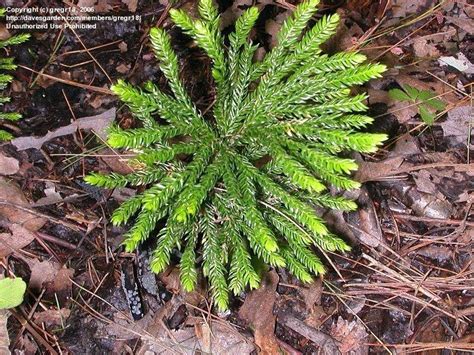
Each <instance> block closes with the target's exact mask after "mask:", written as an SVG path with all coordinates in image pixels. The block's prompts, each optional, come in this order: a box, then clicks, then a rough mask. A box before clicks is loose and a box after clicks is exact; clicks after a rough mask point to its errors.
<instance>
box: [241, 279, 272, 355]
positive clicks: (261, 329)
mask: <svg viewBox="0 0 474 355" xmlns="http://www.w3.org/2000/svg"><path fill="white" fill-rule="evenodd" d="M278 281H279V278H278V274H277V273H276V272H275V271H270V272H268V273H267V274H265V276H264V277H263V279H262V284H261V286H260V288H258V289H256V290H253V291H252V292H250V293H249V294H248V295H247V297H246V298H245V302H244V304H243V305H242V307H241V308H240V310H239V317H240V318H241V319H243V320H244V321H245V322H247V323H248V324H250V325H251V326H252V328H253V329H254V330H255V333H254V337H255V344H256V345H257V346H258V347H259V348H260V351H261V354H278V353H279V352H280V348H279V346H278V342H277V339H276V336H275V321H276V317H275V315H274V314H273V306H274V304H275V299H276V289H277V286H278Z"/></svg>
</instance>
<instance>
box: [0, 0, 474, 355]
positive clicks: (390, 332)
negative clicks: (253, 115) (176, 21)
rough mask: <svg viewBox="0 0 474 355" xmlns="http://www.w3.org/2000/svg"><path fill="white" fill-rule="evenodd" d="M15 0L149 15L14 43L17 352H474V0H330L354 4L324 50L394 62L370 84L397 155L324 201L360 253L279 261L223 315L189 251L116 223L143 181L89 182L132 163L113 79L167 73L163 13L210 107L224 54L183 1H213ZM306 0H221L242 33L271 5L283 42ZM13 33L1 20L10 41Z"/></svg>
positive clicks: (189, 81) (0, 198) (0, 172)
mask: <svg viewBox="0 0 474 355" xmlns="http://www.w3.org/2000/svg"><path fill="white" fill-rule="evenodd" d="M71 1H72V0H71ZM0 2H1V4H2V6H5V7H6V6H11V7H45V8H57V7H69V6H77V7H82V8H85V10H87V8H89V10H90V11H94V12H93V14H94V15H95V14H104V15H105V14H107V15H117V16H132V17H130V18H129V20H128V21H123V20H122V21H116V22H114V21H96V22H93V23H96V24H97V26H96V27H97V28H95V29H81V28H77V29H74V30H71V29H64V28H63V29H46V30H35V31H30V32H31V34H32V38H31V39H30V40H29V41H28V42H27V43H25V44H22V45H19V46H16V47H13V48H11V49H9V54H10V56H12V57H15V58H16V62H17V63H18V64H19V68H18V69H17V70H16V72H15V73H14V75H15V80H14V82H13V83H12V85H11V86H10V88H9V94H10V96H11V97H12V102H11V103H9V104H8V105H6V109H8V110H9V111H12V110H16V111H18V112H20V113H22V115H23V119H22V120H20V121H19V122H17V123H15V124H11V123H8V124H2V128H3V129H6V130H8V131H9V132H11V133H12V134H13V135H14V136H15V137H17V138H15V139H14V140H13V141H12V142H10V143H5V144H2V145H1V146H0V271H3V274H5V275H16V276H18V277H22V278H23V279H24V280H25V281H27V283H28V290H27V294H26V296H25V301H24V303H23V304H22V305H21V306H20V307H17V308H15V309H12V310H11V314H10V316H9V317H8V322H7V323H6V326H5V325H2V324H4V323H5V321H6V313H2V314H0V340H1V339H5V338H8V339H9V341H10V349H11V351H12V353H15V354H45V353H47V354H99V353H100V354H102V353H107V354H109V353H110V354H131V353H133V354H163V353H165V354H174V353H181V354H182V353H186V354H191V353H203V354H204V353H212V354H251V353H252V354H255V353H258V352H259V351H260V352H262V353H264V354H279V353H288V354H338V353H341V354H368V353H371V354H378V353H387V352H393V353H397V354H405V353H413V352H417V353H424V354H451V353H453V354H454V353H456V354H468V353H473V352H474V327H473V324H474V322H473V320H474V263H473V259H472V256H473V244H472V243H473V237H474V215H473V210H472V204H473V202H474V192H473V191H474V164H473V163H472V161H471V159H472V157H471V155H472V153H473V145H472V143H471V138H472V133H473V132H472V125H473V124H474V120H473V117H474V116H473V109H472V89H473V87H472V78H473V75H474V65H473V64H472V63H473V61H474V44H473V41H472V39H473V34H474V21H473V17H474V6H472V5H469V4H468V2H467V1H461V0H460V1H441V2H438V1H431V0H420V1H409V0H392V1H390V0H380V1H373V0H354V1H337V0H335V1H329V0H325V1H322V3H321V5H320V11H319V13H318V17H320V16H321V15H322V14H328V13H334V12H337V13H339V14H340V15H341V17H342V21H341V25H340V28H339V31H338V33H337V35H336V36H335V37H334V38H332V39H331V40H330V41H329V42H328V43H326V44H325V50H326V51H327V52H328V53H334V52H337V51H340V50H349V49H351V50H354V49H357V50H360V51H361V52H362V53H364V54H365V55H367V57H368V58H369V60H370V61H380V62H382V63H384V64H386V65H387V66H388V68H389V70H388V71H387V73H386V74H385V75H384V77H383V78H381V79H378V80H374V81H371V82H370V83H369V84H368V85H366V86H365V87H362V88H358V89H357V90H359V91H361V92H363V91H365V92H368V93H369V95H370V98H369V100H368V105H369V107H370V113H369V114H370V115H371V116H372V117H374V118H375V123H374V125H373V126H371V127H370V131H373V132H384V133H387V134H388V135H389V137H390V139H389V141H388V142H386V144H385V145H384V147H383V148H382V149H381V150H380V151H379V152H378V153H376V154H373V155H359V154H357V155H354V158H355V159H356V160H357V161H358V162H359V163H360V169H359V171H358V172H357V175H356V177H357V179H358V180H359V181H361V182H364V184H363V187H362V188H361V189H360V190H358V191H356V192H355V193H353V194H352V195H351V197H353V198H355V199H356V200H357V203H358V205H359V206H360V209H359V210H358V211H356V212H351V213H342V212H337V211H327V212H326V213H325V214H324V218H325V219H326V220H327V222H328V224H329V226H330V227H331V229H332V230H334V231H335V232H337V233H338V234H339V235H341V236H343V237H344V238H345V239H346V240H348V241H349V242H350V244H351V245H352V247H353V250H352V251H351V252H350V253H348V254H345V255H336V254H334V255H332V254H329V255H327V259H326V260H325V263H326V264H327V265H328V269H329V271H328V273H327V275H325V276H324V278H319V279H316V280H315V281H314V283H312V284H310V285H302V284H300V283H299V282H298V281H297V280H295V279H294V278H293V277H292V276H291V275H289V274H288V273H287V272H286V271H285V270H271V271H269V272H268V274H267V275H266V276H265V282H264V283H263V286H262V287H261V288H260V289H258V290H256V291H253V292H250V293H246V294H242V295H241V296H240V297H235V298H233V300H232V304H231V310H230V311H228V312H225V313H216V312H214V311H213V310H212V309H211V307H210V303H209V298H208V293H207V290H206V285H205V283H204V282H202V283H201V285H200V287H199V289H197V290H196V291H194V292H191V293H185V292H183V291H182V290H181V289H180V286H179V278H178V273H177V270H176V268H173V267H170V268H169V269H168V270H167V271H166V272H164V273H162V274H160V275H157V276H155V275H154V274H152V273H150V271H149V269H148V268H147V260H148V255H149V252H150V248H151V246H150V245H143V246H142V247H141V249H140V250H139V251H137V253H134V254H129V253H125V252H124V251H123V249H122V248H121V247H120V242H121V237H122V235H123V233H124V232H125V231H126V229H127V227H124V228H117V227H112V226H111V224H110V223H109V217H110V214H111V212H112V211H113V210H114V209H115V208H116V207H117V206H118V205H119V204H120V203H121V202H122V201H124V200H125V199H126V198H127V197H129V196H131V195H134V194H135V193H136V191H135V190H133V189H130V188H122V189H116V190H105V189H99V188H95V187H91V186H89V185H87V184H86V183H84V182H83V180H82V178H83V177H84V176H85V175H86V174H87V173H88V172H91V171H98V170H99V171H103V172H106V171H115V172H121V173H127V172H128V171H129V170H128V169H129V167H128V166H127V164H126V162H125V161H126V156H124V155H121V154H120V153H119V152H116V151H113V150H111V149H109V148H107V146H106V144H105V143H104V135H103V132H104V129H105V127H107V126H108V125H110V124H111V122H113V121H115V122H117V123H119V124H120V125H121V126H122V127H124V128H127V127H132V126H133V125H134V124H135V121H134V118H133V117H132V115H131V114H130V112H129V111H128V110H127V108H126V107H124V106H123V104H122V103H120V102H119V100H118V99H117V98H116V97H115V96H113V95H111V93H110V91H109V89H108V88H109V87H110V85H111V84H112V83H113V82H115V81H116V80H117V79H119V78H124V79H126V80H127V81H129V82H131V83H133V84H137V85H138V84H142V83H144V82H145V81H147V80H152V81H154V82H156V83H157V84H158V85H160V86H161V87H165V85H166V81H165V79H164V77H163V75H162V74H161V72H160V71H159V68H158V65H157V63H156V60H155V59H154V57H153V55H152V52H151V49H150V48H149V45H148V40H147V34H148V31H149V29H150V28H151V27H152V26H164V27H166V28H167V29H168V30H169V32H170V33H171V35H172V38H173V45H174V49H175V50H176V51H177V53H178V55H179V59H180V64H181V67H182V77H183V78H184V80H185V82H186V88H187V90H188V91H189V93H190V95H191V97H192V99H193V101H194V102H195V103H196V105H197V107H198V109H200V110H205V109H206V108H207V107H208V106H209V105H210V103H211V102H212V99H213V97H212V95H213V88H212V87H211V84H210V83H211V82H212V81H211V74H210V62H209V59H208V58H207V57H206V56H205V55H203V53H202V52H201V51H200V50H199V49H198V48H197V47H196V46H195V45H194V44H193V43H192V42H191V41H190V40H189V38H188V37H187V36H185V35H183V34H182V33H181V32H180V31H178V30H177V29H176V28H175V27H173V26H172V24H171V22H170V20H169V16H168V13H169V10H170V8H171V7H181V8H184V9H186V10H188V11H189V12H191V13H195V12H196V8H195V7H196V4H195V3H194V1H186V0H182V1H174V2H173V1H168V0H159V1H158V0H138V2H137V0H79V1H78V2H77V1H74V3H75V4H72V3H70V2H69V1H66V0H64V1H54V0H29V1H26V0H1V1H0ZM297 2H298V1H293V0H287V1H285V0H253V1H252V0H235V1H232V0H220V1H218V3H219V7H220V11H221V12H222V13H223V15H222V16H223V27H224V32H229V30H230V29H231V27H230V25H231V24H232V23H233V21H234V20H235V18H236V17H237V16H238V15H239V14H240V13H241V12H242V10H243V9H244V8H246V7H248V6H249V5H252V4H255V5H257V6H259V7H260V8H261V9H262V10H263V11H262V14H261V17H260V19H259V21H258V25H257V27H256V30H255V31H254V33H253V36H254V39H255V41H258V42H260V43H261V44H262V45H263V46H264V48H265V49H266V50H269V48H271V46H272V45H273V44H275V41H276V33H277V30H278V28H279V27H280V25H281V23H282V21H283V20H284V18H285V17H286V16H288V14H289V13H290V12H291V11H292V9H294V5H295V4H296V3H297ZM91 8H92V10H91ZM90 14H92V12H90ZM315 20H316V19H315ZM58 23H59V24H61V23H63V21H62V20H59V21H58ZM13 33H15V31H14V30H7V29H6V27H5V26H0V38H2V37H5V36H8V35H9V34H13ZM407 87H409V88H415V89H417V90H418V91H419V92H425V93H426V92H429V93H430V95H431V96H434V97H436V98H438V99H439V100H441V101H442V102H443V107H442V108H439V109H437V110H436V111H435V110H433V109H430V111H429V113H428V114H427V113H426V112H423V110H424V109H423V107H422V106H423V105H420V103H419V101H417V100H400V99H397V98H395V97H394V96H393V95H391V94H389V91H391V90H392V91H393V89H402V88H407ZM430 120H431V121H433V122H431V121H430ZM20 137H21V138H20ZM135 285H136V286H137V287H138V288H139V303H140V304H141V307H142V309H143V313H144V314H143V317H136V316H135V318H134V317H133V316H132V314H131V311H130V304H129V302H128V301H127V298H126V297H125V292H126V290H127V289H130V287H132V288H133V287H135Z"/></svg>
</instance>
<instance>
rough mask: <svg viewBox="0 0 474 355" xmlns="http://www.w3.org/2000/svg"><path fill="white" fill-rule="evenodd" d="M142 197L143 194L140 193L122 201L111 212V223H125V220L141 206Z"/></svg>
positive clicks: (116, 224)
mask: <svg viewBox="0 0 474 355" xmlns="http://www.w3.org/2000/svg"><path fill="white" fill-rule="evenodd" d="M142 199H143V195H141V194H140V195H136V196H133V197H130V198H129V199H128V200H127V201H125V202H123V203H122V204H121V205H120V206H119V207H118V208H116V209H115V211H114V213H113V214H112V217H111V218H110V221H111V222H112V224H113V225H114V226H119V225H122V224H125V223H127V221H128V220H129V219H130V218H131V217H132V216H133V215H135V214H136V213H137V212H138V210H139V209H140V208H141V207H142Z"/></svg>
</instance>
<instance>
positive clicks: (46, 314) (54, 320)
mask: <svg viewBox="0 0 474 355" xmlns="http://www.w3.org/2000/svg"><path fill="white" fill-rule="evenodd" d="M70 314H71V310H70V309H68V308H61V309H48V310H46V311H42V312H36V313H35V314H34V315H33V318H34V321H35V323H36V324H38V325H41V323H44V324H45V325H46V326H47V327H51V326H57V325H62V324H64V323H65V321H66V319H67V318H68V317H69V315H70Z"/></svg>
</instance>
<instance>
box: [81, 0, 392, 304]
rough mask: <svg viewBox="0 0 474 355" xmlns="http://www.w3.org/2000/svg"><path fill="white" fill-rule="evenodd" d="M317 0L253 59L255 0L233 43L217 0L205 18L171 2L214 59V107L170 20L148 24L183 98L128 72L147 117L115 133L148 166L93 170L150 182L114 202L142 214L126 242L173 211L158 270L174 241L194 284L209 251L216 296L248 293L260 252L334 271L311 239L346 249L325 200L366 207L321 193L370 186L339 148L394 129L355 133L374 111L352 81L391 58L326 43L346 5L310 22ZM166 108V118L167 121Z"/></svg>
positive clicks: (131, 101) (124, 216) (132, 95)
mask: <svg viewBox="0 0 474 355" xmlns="http://www.w3.org/2000/svg"><path fill="white" fill-rule="evenodd" d="M317 4H318V1H317V0H308V1H304V2H302V3H301V4H300V5H299V6H298V7H297V8H296V10H295V11H294V13H293V15H292V17H290V18H289V19H288V20H287V21H286V22H285V23H284V24H283V26H282V28H281V30H280V32H279V36H278V39H279V45H278V46H276V47H275V48H273V50H272V51H271V52H270V53H268V54H267V56H266V57H265V59H263V60H262V61H261V62H254V61H253V57H254V53H255V51H256V49H257V48H258V46H257V45H254V44H253V43H252V42H251V41H249V40H248V36H249V33H250V30H251V28H252V27H253V25H254V24H255V22H256V20H257V17H258V15H259V13H258V10H257V8H255V7H252V8H249V9H248V10H246V11H245V12H244V13H243V14H242V16H241V17H240V18H239V19H238V20H237V22H236V24H235V31H234V32H233V33H232V34H231V35H230V36H229V41H228V45H226V44H225V43H226V42H225V40H224V38H223V36H222V34H221V32H220V31H219V15H218V12H217V10H216V8H215V7H214V6H213V4H212V1H211V0H201V1H200V2H199V13H200V16H201V17H202V19H197V20H194V19H192V18H190V16H189V15H188V14H186V13H185V12H183V11H182V10H172V11H171V12H170V14H171V18H172V20H173V21H174V23H175V24H176V25H177V26H179V27H180V28H181V29H182V30H183V31H184V32H185V33H187V34H188V35H190V36H191V37H192V38H194V40H195V41H196V42H197V44H198V45H199V46H200V47H201V48H202V49H203V50H204V51H205V52H206V53H207V54H208V55H209V57H210V58H211V60H212V62H213V69H212V76H213V79H214V82H215V86H216V92H217V94H216V97H215V103H214V106H213V112H212V115H211V114H209V115H207V116H206V118H205V117H204V116H203V115H202V114H201V113H200V112H198V111H197V109H196V107H195V106H194V105H193V103H192V102H191V100H190V98H189V96H188V94H187V93H186V91H185V89H184V86H183V84H182V82H181V81H180V78H179V68H178V58H177V56H176V54H175V53H174V51H173V50H172V47H171V43H170V38H169V36H168V35H167V33H166V32H165V31H164V30H163V29H160V28H153V29H152V30H151V31H150V38H151V46H152V48H153V50H154V53H155V55H156V57H157V58H158V60H159V62H160V68H161V70H162V71H163V73H164V75H165V76H166V78H167V79H168V83H169V87H170V89H171V91H172V93H173V96H174V97H172V96H170V95H167V94H165V93H163V92H162V91H160V90H159V89H158V88H157V87H156V86H155V85H154V84H153V83H151V82H148V83H146V84H145V86H144V89H143V90H141V89H138V88H136V87H133V86H131V85H129V84H127V83H125V82H124V81H121V80H120V81H119V82H118V83H117V84H115V85H114V86H113V87H112V90H113V91H114V92H115V93H116V94H117V95H118V96H119V97H120V98H121V99H122V100H123V101H124V102H125V103H126V104H127V105H128V106H129V107H130V109H131V110H132V111H133V112H134V114H135V115H136V116H137V117H138V118H140V120H141V122H142V123H143V128H136V129H130V130H122V129H120V128H117V127H114V128H113V129H112V130H111V132H110V135H109V138H108V142H109V144H110V145H111V146H112V147H114V148H127V149H131V150H134V151H136V153H137V156H136V158H135V162H134V165H135V166H138V167H139V169H138V170H137V171H136V172H134V173H131V174H129V175H119V174H115V173H112V174H109V175H102V174H98V173H93V174H91V175H89V176H87V177H86V181H87V182H88V183H90V184H94V185H97V186H101V187H105V188H115V187H121V186H125V185H133V186H140V185H146V186H150V187H149V188H147V189H145V190H144V191H143V192H142V193H140V194H138V195H136V196H135V197H132V198H130V199H129V200H128V201H126V202H124V203H123V204H122V205H121V206H120V207H119V208H118V209H116V210H115V212H114V213H113V216H112V222H113V223H114V224H116V225H119V224H123V223H125V222H127V221H128V220H129V219H130V218H131V217H132V216H134V215H136V214H137V215H138V216H137V218H136V221H135V223H134V225H133V227H131V229H130V230H129V232H128V233H127V234H126V237H125V240H124V242H123V244H124V245H125V249H126V250H128V251H133V250H134V249H135V248H137V246H138V245H139V244H140V243H142V242H143V241H145V240H146V239H147V238H149V236H150V234H152V233H153V232H154V230H155V228H156V227H157V223H158V222H159V221H161V220H164V221H166V224H165V227H164V228H162V229H161V230H160V231H159V232H158V242H157V246H156V249H155V251H154V253H153V257H152V262H151V265H152V269H153V270H154V271H155V272H161V271H162V270H164V269H165V268H166V267H167V265H168V264H169V263H170V254H171V252H172V250H173V249H174V248H177V249H178V250H182V254H181V261H180V273H181V282H182V285H183V287H184V289H185V290H192V289H193V287H194V285H195V284H196V281H197V275H198V274H197V270H196V264H197V262H198V260H199V259H198V252H199V250H201V251H202V269H203V273H204V275H205V276H206V277H207V278H208V279H209V283H210V290H211V293H212V295H213V298H214V302H215V303H216V304H217V306H218V308H219V309H225V308H226V307H227V305H228V291H229V290H231V291H233V292H234V293H235V294H239V293H240V292H242V291H243V290H244V289H245V288H246V287H247V286H249V287H250V288H256V287H258V285H259V282H260V276H259V273H258V272H257V265H261V264H262V263H261V262H262V261H263V262H264V263H266V264H269V265H271V266H274V267H285V266H286V267H287V268H288V270H289V271H290V272H291V273H293V274H294V275H295V276H296V277H297V278H299V279H300V280H302V281H303V282H309V281H310V280H311V279H312V277H311V274H318V273H321V274H322V273H324V266H323V264H322V262H321V261H320V259H319V258H318V257H317V256H316V254H315V253H314V252H313V250H312V247H313V246H314V247H316V248H319V249H320V250H322V251H346V250H349V247H348V245H347V244H346V243H345V242H344V241H343V240H342V239H340V238H338V237H336V236H334V235H333V234H331V233H330V232H329V231H328V229H327V228H326V226H325V224H324V222H323V220H322V219H321V218H320V217H318V216H317V214H316V212H315V209H314V206H322V207H329V208H333V209H341V210H353V209H355V208H356V204H355V203H354V202H353V201H350V200H346V199H344V198H342V197H338V196H333V195H331V194H330V193H327V192H324V191H325V190H326V186H327V185H332V186H335V187H337V188H340V189H342V190H345V189H352V188H357V187H358V186H359V183H358V182H356V181H353V180H351V179H350V178H349V177H348V174H350V173H351V171H353V170H355V169H356V168H357V165H356V163H355V162H354V161H353V160H351V159H344V158H340V157H338V156H337V154H338V153H340V152H341V151H345V150H356V151H359V152H374V151H376V149H377V146H378V145H380V144H381V142H382V141H384V140H385V139H386V136H385V135H383V134H369V133H359V132H356V129H357V128H360V127H364V126H365V125H367V124H369V123H370V122H372V119H371V118H370V117H367V116H365V115H362V114H358V113H351V112H354V111H362V110H365V109H366V106H365V104H364V100H365V99H366V96H365V95H357V96H350V89H349V88H350V87H351V86H352V85H357V84H362V83H364V82H366V81H368V80H369V79H371V78H376V77H379V76H380V74H381V73H382V72H383V71H384V70H385V67H384V66H383V65H380V64H361V63H362V62H364V61H365V60H366V58H365V57H364V56H363V55H361V54H357V53H338V54H336V55H333V56H327V55H325V54H321V50H320V44H322V43H323V42H324V41H326V40H327V39H328V38H329V37H330V36H331V35H332V34H333V33H334V32H335V31H336V27H337V24H338V22H339V17H338V15H337V14H335V15H331V16H324V17H323V18H322V19H321V20H320V21H319V22H317V23H316V24H315V25H314V26H313V27H312V28H311V29H308V30H307V31H304V30H305V28H306V25H307V22H308V21H309V20H310V19H311V17H312V16H313V15H314V13H315V12H316V6H317ZM303 32H304V33H303ZM155 114H157V115H159V117H160V118H161V119H163V120H166V122H167V123H166V124H159V123H157V121H156V120H155V119H154V115H155Z"/></svg>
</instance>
